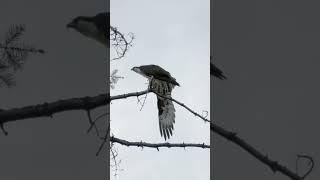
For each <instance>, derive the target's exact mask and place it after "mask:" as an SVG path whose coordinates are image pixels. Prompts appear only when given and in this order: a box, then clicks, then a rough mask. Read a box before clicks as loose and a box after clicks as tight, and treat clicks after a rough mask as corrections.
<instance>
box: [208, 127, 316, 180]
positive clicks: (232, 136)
mask: <svg viewBox="0 0 320 180" xmlns="http://www.w3.org/2000/svg"><path fill="white" fill-rule="evenodd" d="M210 130H211V131H213V132H215V133H217V134H219V135H220V136H222V137H224V138H226V139H228V140H229V141H231V142H233V143H235V144H237V145H238V146H240V147H241V148H242V149H244V150H245V151H247V152H248V153H249V154H251V155H252V156H253V157H255V158H256V159H258V160H259V161H261V162H262V163H263V164H265V165H267V166H269V168H270V169H271V170H272V171H273V172H276V171H279V172H280V173H282V174H284V175H286V176H288V177H289V178H291V179H292V180H303V179H304V178H305V177H306V176H307V175H308V174H309V173H310V172H309V171H308V172H307V173H306V174H305V175H303V176H299V175H298V174H297V173H295V172H293V171H291V170H289V169H288V168H287V167H285V166H283V165H281V164H279V163H278V162H277V161H274V160H271V159H270V158H269V157H268V155H263V154H262V153H261V152H260V151H258V150H257V149H256V148H254V147H253V146H251V145H250V144H249V143H247V142H246V141H245V140H243V139H241V138H240V137H238V136H237V133H234V132H231V131H227V130H225V129H224V128H222V127H220V126H218V125H216V124H214V123H212V122H211V123H210ZM312 162H313V161H312ZM312 168H313V166H312V167H311V169H312Z"/></svg>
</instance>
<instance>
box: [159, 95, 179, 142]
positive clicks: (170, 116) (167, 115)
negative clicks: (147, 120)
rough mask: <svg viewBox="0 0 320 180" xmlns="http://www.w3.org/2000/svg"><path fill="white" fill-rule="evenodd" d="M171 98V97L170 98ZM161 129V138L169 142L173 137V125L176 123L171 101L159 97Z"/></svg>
mask: <svg viewBox="0 0 320 180" xmlns="http://www.w3.org/2000/svg"><path fill="white" fill-rule="evenodd" d="M170 97H171V96H170ZM157 99H158V103H157V104H158V111H159V113H158V115H159V128H160V135H161V137H162V136H164V139H165V140H167V139H169V138H170V136H172V131H173V124H174V123H175V111H176V110H175V109H174V106H173V103H172V101H171V100H169V99H166V98H163V97H160V96H157Z"/></svg>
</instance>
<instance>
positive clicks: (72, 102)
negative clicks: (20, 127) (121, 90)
mask: <svg viewBox="0 0 320 180" xmlns="http://www.w3.org/2000/svg"><path fill="white" fill-rule="evenodd" d="M109 102H110V96H109V94H101V95H97V96H93V97H82V98H72V99H65V100H58V101H55V102H52V103H43V104H39V105H32V106H26V107H22V108H13V109H8V110H3V111H1V112H0V124H3V123H6V122H9V121H16V120H21V119H27V118H36V117H44V116H48V117H52V115H53V114H55V113H59V112H63V111H70V110H91V109H95V108H97V107H99V106H103V105H107V104H108V103H109Z"/></svg>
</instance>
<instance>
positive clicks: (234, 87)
mask: <svg viewBox="0 0 320 180" xmlns="http://www.w3.org/2000/svg"><path fill="white" fill-rule="evenodd" d="M319 6H320V4H319V3H317V1H298V0H290V1H289V0H282V1H279V0H269V1H254V0H244V1H238V0H230V1H224V0H215V9H214V12H213V18H212V21H211V22H212V23H213V24H212V31H213V33H212V36H213V41H212V48H213V49H214V54H215V55H216V64H217V65H218V66H219V67H221V68H222V69H223V70H224V71H225V73H226V75H227V76H228V80H227V81H223V82H222V81H218V80H213V81H211V88H213V93H212V94H211V100H212V102H213V103H212V108H213V112H212V113H213V114H214V121H215V122H216V123H218V124H219V125H222V126H223V127H225V128H227V129H229V130H232V131H235V132H237V133H238V135H239V136H240V137H242V138H244V139H246V140H247V141H248V142H249V143H250V144H251V145H253V146H255V147H257V148H258V149H259V150H261V151H262V152H263V153H264V154H268V156H269V157H270V158H271V159H274V160H277V161H279V163H282V164H283V165H286V166H287V167H288V168H290V169H292V170H294V168H295V159H296V155H297V154H308V155H311V156H313V158H314V160H315V162H316V167H315V169H314V171H313V172H312V174H311V175H310V177H309V178H308V179H319V176H320V171H319V168H318V164H319V161H320V158H319V150H320V145H319V142H318V137H319V136H320V134H319V133H320V131H319V102H320V96H319V90H320V86H319V77H320V73H319V66H320V61H319V58H320V51H319V48H320V47H319V45H320V44H319V42H320V24H319V23H318V22H319V17H320V11H319ZM212 139H213V143H214V145H213V146H214V147H213V159H214V161H212V164H211V165H212V166H213V170H214V171H213V178H214V179H261V180H263V179H266V180H267V179H268V180H269V179H273V180H283V179H288V178H287V177H284V176H283V175H281V174H279V173H276V174H274V173H273V172H272V171H271V170H270V169H269V168H268V167H267V166H265V165H263V164H261V163H260V162H259V161H257V160H256V159H255V158H253V157H252V156H250V155H248V153H246V152H245V151H243V150H242V149H240V148H239V147H238V146H236V145H234V144H232V143H230V142H228V141H226V140H225V139H222V138H221V137H219V136H217V135H214V136H213V137H212ZM302 167H304V168H302V169H304V170H305V169H306V168H305V167H306V165H302Z"/></svg>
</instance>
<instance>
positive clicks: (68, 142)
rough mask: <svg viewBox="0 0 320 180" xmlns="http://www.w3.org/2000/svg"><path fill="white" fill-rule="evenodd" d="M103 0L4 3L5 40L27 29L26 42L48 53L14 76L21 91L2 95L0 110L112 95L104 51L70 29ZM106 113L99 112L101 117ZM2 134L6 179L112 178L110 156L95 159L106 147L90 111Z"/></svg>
mask: <svg viewBox="0 0 320 180" xmlns="http://www.w3.org/2000/svg"><path fill="white" fill-rule="evenodd" d="M106 4H107V2H106V1H105V0H95V1H77V0H69V1H41V0H29V1H22V0H2V1H1V2H0V22H1V23H0V35H3V34H4V33H5V32H6V30H7V29H8V28H9V27H10V25H12V24H20V23H22V24H25V25H26V29H27V31H26V36H25V38H24V39H23V40H25V41H27V42H29V43H32V44H34V45H36V46H37V47H38V48H42V49H44V50H46V51H47V54H45V55H37V56H30V57H29V58H28V60H27V63H26V64H25V67H24V69H23V70H22V71H20V72H18V73H17V74H16V80H17V86H15V87H13V88H11V89H6V88H1V89H0V107H1V108H4V109H7V108H13V107H21V106H26V105H32V104H38V103H44V102H51V101H56V100H59V99H63V98H72V97H82V96H94V95H97V94H100V93H105V92H106V91H107V89H106V84H105V77H106V76H107V74H108V73H107V70H106V65H107V63H108V61H106V58H107V57H108V55H107V54H106V50H105V47H103V46H101V45H100V44H98V43H96V42H94V41H92V40H90V39H87V38H85V37H83V36H81V35H80V34H79V33H76V32H74V31H72V30H69V31H68V30H67V29H66V24H67V23H68V22H69V21H71V19H73V18H74V17H75V16H79V15H85V16H93V15H95V14H96V13H98V12H102V11H105V10H106V9H107V6H106ZM105 109H106V107H103V108H100V109H99V110H97V111H95V113H93V114H94V115H96V116H97V115H100V114H101V113H103V112H105ZM5 127H6V128H7V130H8V132H9V136H7V137H5V136H3V135H2V134H1V135H0V147H1V148H0V158H1V162H0V169H1V172H0V179H3V180H18V179H25V180H34V179H47V180H56V179H77V180H88V179H96V180H98V179H107V178H108V176H107V170H106V169H108V163H107V162H106V157H108V156H109V154H108V152H104V153H103V154H102V156H100V157H95V153H96V151H97V149H98V147H99V145H100V143H99V142H98V141H97V140H96V137H95V135H94V134H90V135H87V134H86V129H87V128H88V127H89V122H88V119H87V118H86V115H85V112H82V111H73V112H63V113H59V114H56V115H54V116H53V118H52V119H51V118H36V119H28V120H25V121H17V122H14V123H9V124H5Z"/></svg>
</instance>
